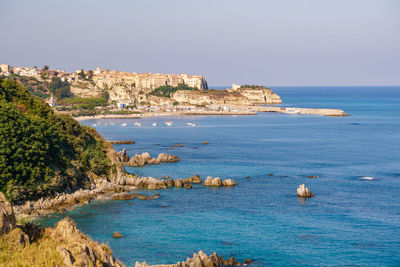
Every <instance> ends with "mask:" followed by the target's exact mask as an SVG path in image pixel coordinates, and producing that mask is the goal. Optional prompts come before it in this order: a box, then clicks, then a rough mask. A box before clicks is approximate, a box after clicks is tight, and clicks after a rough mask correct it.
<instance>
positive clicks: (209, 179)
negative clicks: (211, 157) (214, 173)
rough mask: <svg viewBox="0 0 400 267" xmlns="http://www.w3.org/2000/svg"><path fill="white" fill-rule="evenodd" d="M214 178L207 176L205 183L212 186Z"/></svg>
mask: <svg viewBox="0 0 400 267" xmlns="http://www.w3.org/2000/svg"><path fill="white" fill-rule="evenodd" d="M212 180H213V178H212V177H211V176H207V178H206V180H205V181H204V183H203V185H205V186H211V185H212Z"/></svg>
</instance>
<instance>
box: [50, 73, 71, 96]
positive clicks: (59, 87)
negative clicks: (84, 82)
mask: <svg viewBox="0 0 400 267" xmlns="http://www.w3.org/2000/svg"><path fill="white" fill-rule="evenodd" d="M49 90H50V92H51V93H52V94H53V96H54V97H55V98H56V99H63V98H66V97H71V96H72V94H71V91H70V86H69V83H68V82H63V81H61V79H60V78H58V77H53V78H51V82H50V84H49Z"/></svg>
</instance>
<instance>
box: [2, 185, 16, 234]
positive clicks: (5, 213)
mask: <svg viewBox="0 0 400 267" xmlns="http://www.w3.org/2000/svg"><path fill="white" fill-rule="evenodd" d="M14 228H15V215H14V211H13V207H12V205H11V203H10V202H8V201H7V199H6V196H5V195H4V194H3V193H2V192H0V235H2V234H7V233H9V232H10V231H11V230H13V229H14Z"/></svg>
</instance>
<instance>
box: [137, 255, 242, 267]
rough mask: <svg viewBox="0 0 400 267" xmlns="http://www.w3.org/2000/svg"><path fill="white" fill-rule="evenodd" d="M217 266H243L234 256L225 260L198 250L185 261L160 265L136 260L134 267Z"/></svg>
mask: <svg viewBox="0 0 400 267" xmlns="http://www.w3.org/2000/svg"><path fill="white" fill-rule="evenodd" d="M219 266H243V264H242V263H240V262H238V261H237V260H236V259H235V258H234V257H229V259H227V260H225V259H224V258H223V257H221V256H219V255H217V253H215V252H214V253H213V254H212V255H210V256H207V255H206V254H205V253H204V252H203V251H199V254H196V253H195V254H193V257H192V258H188V259H187V260H186V261H183V262H178V263H176V264H160V265H148V264H147V263H146V262H142V263H140V262H136V264H135V267H219Z"/></svg>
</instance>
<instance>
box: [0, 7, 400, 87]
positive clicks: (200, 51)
mask: <svg viewBox="0 0 400 267" xmlns="http://www.w3.org/2000/svg"><path fill="white" fill-rule="evenodd" d="M0 29H1V30H0V32H1V37H0V61H1V62H6V63H8V64H11V65H14V66H34V65H37V66H43V65H45V64H46V65H49V66H50V67H51V68H62V69H65V70H67V71H74V70H77V69H81V68H84V69H94V68H96V67H97V66H101V67H103V68H107V69H116V70H121V71H129V72H160V73H182V72H186V73H189V74H202V75H205V76H206V77H207V80H208V83H209V84H210V85H214V86H218V85H230V84H231V83H232V82H235V83H241V84H243V83H251V84H264V85H270V86H271V85H400V1H397V0H331V1H328V0H275V1H270V0H241V1H237V0H201V1H200V0H197V1H194V0H141V1H139V0H113V1H105V0H48V1H45V0H36V1H31V0H30V1H28V0H26V1H20V0H0Z"/></svg>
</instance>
